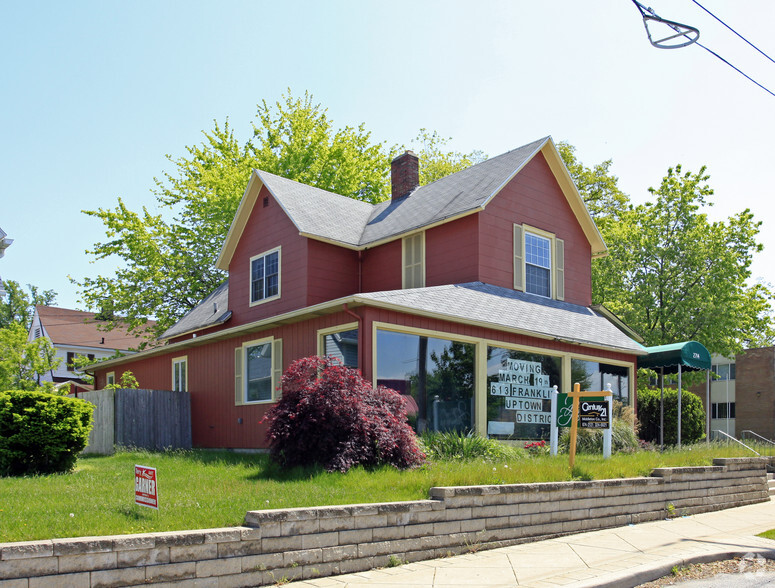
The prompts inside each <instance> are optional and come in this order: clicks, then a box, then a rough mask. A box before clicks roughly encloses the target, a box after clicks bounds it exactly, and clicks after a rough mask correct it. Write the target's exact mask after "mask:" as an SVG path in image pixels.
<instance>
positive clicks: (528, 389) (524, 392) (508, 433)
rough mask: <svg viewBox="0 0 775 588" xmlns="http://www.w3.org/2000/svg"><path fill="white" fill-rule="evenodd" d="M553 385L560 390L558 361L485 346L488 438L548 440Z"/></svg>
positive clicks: (560, 373)
mask: <svg viewBox="0 0 775 588" xmlns="http://www.w3.org/2000/svg"><path fill="white" fill-rule="evenodd" d="M554 386H557V387H558V388H559V389H560V390H562V389H563V388H562V360H561V358H559V357H554V356H551V355H542V354H538V353H528V352H524V351H515V350H513V349H504V348H501V347H488V348H487V435H488V436H489V437H490V438H493V439H501V440H508V439H548V438H549V430H550V426H551V421H550V412H551V398H552V392H553V390H554Z"/></svg>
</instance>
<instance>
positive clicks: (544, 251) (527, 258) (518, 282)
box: [514, 225, 565, 300]
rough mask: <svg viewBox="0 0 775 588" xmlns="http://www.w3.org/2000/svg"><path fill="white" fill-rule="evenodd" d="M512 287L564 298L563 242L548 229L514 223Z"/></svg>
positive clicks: (541, 294) (555, 297) (549, 296)
mask: <svg viewBox="0 0 775 588" xmlns="http://www.w3.org/2000/svg"><path fill="white" fill-rule="evenodd" d="M514 289H515V290H523V291H524V292H527V293H529V294H537V295H538V296H545V297H546V298H554V299H556V300H564V299H565V242H564V241H563V240H562V239H558V238H557V237H555V236H554V235H553V234H552V233H547V232H546V231H541V230H539V229H533V228H532V227H528V226H526V225H514Z"/></svg>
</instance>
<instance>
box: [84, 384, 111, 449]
mask: <svg viewBox="0 0 775 588" xmlns="http://www.w3.org/2000/svg"><path fill="white" fill-rule="evenodd" d="M114 395H115V394H114V392H113V390H90V391H88V392H83V393H82V394H81V395H80V396H79V398H82V399H83V400H86V401H87V402H89V403H91V404H93V405H94V426H93V427H92V430H91V432H90V433H89V441H88V443H87V445H86V447H85V448H84V450H83V452H82V453H84V454H87V455H89V454H94V455H110V454H112V453H113V445H114V444H115V419H114V416H115V411H114V405H113V402H114V400H113V397H114Z"/></svg>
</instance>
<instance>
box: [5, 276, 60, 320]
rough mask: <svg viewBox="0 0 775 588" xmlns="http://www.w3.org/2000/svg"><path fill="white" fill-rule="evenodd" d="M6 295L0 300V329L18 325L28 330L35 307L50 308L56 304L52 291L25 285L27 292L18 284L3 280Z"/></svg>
mask: <svg viewBox="0 0 775 588" xmlns="http://www.w3.org/2000/svg"><path fill="white" fill-rule="evenodd" d="M2 289H4V290H5V293H6V295H5V296H3V297H2V298H0V328H3V327H7V326H9V325H11V324H12V323H18V324H20V325H22V326H23V327H24V328H25V329H28V330H29V328H30V325H31V324H32V317H33V315H34V314H35V307H36V306H38V305H41V306H51V305H52V304H54V303H55V302H56V296H57V293H56V292H54V291H53V290H42V291H41V290H40V289H38V287H37V286H33V285H32V284H27V292H25V291H24V288H22V286H21V284H19V282H15V281H13V280H3V288H2Z"/></svg>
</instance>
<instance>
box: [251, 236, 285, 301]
mask: <svg viewBox="0 0 775 588" xmlns="http://www.w3.org/2000/svg"><path fill="white" fill-rule="evenodd" d="M279 296H280V249H279V248H278V249H273V250H272V251H267V252H266V253H262V254H261V255H257V256H255V257H251V258H250V304H251V305H253V304H259V303H261V302H265V301H267V300H271V299H273V298H278V297H279Z"/></svg>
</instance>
